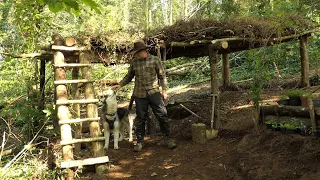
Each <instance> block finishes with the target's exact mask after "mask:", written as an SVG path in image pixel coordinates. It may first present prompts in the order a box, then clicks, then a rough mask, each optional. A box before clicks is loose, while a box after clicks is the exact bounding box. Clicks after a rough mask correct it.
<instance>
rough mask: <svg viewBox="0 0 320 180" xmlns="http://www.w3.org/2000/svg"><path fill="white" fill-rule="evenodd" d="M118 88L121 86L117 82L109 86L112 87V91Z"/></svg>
mask: <svg viewBox="0 0 320 180" xmlns="http://www.w3.org/2000/svg"><path fill="white" fill-rule="evenodd" d="M119 88H121V86H120V85H119V84H117V85H114V86H112V87H111V89H112V90H113V91H115V90H118V89H119Z"/></svg>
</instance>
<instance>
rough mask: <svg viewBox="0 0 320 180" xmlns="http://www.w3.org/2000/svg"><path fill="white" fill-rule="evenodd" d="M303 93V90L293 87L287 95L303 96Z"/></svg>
mask: <svg viewBox="0 0 320 180" xmlns="http://www.w3.org/2000/svg"><path fill="white" fill-rule="evenodd" d="M302 95H303V91H302V90H299V89H293V90H289V91H288V92H287V96H289V97H301V96H302Z"/></svg>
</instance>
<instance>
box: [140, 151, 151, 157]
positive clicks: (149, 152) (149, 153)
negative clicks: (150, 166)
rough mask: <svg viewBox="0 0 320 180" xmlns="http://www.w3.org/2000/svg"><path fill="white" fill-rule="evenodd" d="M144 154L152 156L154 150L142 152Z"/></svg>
mask: <svg viewBox="0 0 320 180" xmlns="http://www.w3.org/2000/svg"><path fill="white" fill-rule="evenodd" d="M142 155H143V156H151V155H152V151H150V150H149V151H147V152H145V153H143V154H142Z"/></svg>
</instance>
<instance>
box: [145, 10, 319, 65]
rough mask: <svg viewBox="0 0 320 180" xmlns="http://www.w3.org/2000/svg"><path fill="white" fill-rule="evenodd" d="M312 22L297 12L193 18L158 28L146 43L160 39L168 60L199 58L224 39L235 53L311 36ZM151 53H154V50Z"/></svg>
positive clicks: (148, 37) (230, 50) (152, 42)
mask: <svg viewBox="0 0 320 180" xmlns="http://www.w3.org/2000/svg"><path fill="white" fill-rule="evenodd" d="M315 29H316V26H315V24H314V23H313V22H312V21H311V20H309V19H306V18H303V17H301V16H298V15H287V16H283V17H281V18H280V17H275V18H265V17H236V18H232V19H228V20H221V21H218V20H216V19H192V20H189V21H177V22H176V23H175V24H173V25H172V26H167V27H164V28H162V29H157V30H154V31H152V32H150V33H149V34H148V35H147V36H146V37H145V39H146V41H148V43H149V44H154V43H155V42H159V41H160V42H163V44H164V46H165V47H166V51H167V59H170V58H175V57H181V56H186V57H201V56H207V55H208V47H207V45H208V44H211V43H214V42H217V41H227V42H228V43H229V47H228V49H227V50H219V53H224V52H225V51H227V52H229V53H230V52H236V51H241V50H248V49H253V48H259V47H263V46H270V45H274V44H277V43H281V42H286V41H292V40H295V39H297V38H299V37H300V36H302V35H310V34H311V32H314V31H315ZM151 53H153V54H156V51H155V49H153V50H151Z"/></svg>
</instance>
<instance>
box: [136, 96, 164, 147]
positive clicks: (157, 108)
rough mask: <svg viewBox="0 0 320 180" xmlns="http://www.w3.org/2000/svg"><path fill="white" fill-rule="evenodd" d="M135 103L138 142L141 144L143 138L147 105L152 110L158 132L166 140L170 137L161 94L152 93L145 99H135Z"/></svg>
mask: <svg viewBox="0 0 320 180" xmlns="http://www.w3.org/2000/svg"><path fill="white" fill-rule="evenodd" d="M135 101H136V114H137V118H136V122H135V125H136V136H137V140H138V142H142V141H143V139H144V136H145V124H146V120H147V116H148V107H149V105H150V106H151V108H152V111H153V114H154V115H155V116H156V117H157V119H158V121H159V124H160V130H161V132H162V133H163V134H164V136H165V137H166V138H169V137H170V126H169V123H168V115H167V109H166V107H165V105H164V102H163V99H162V96H161V94H160V93H159V92H158V93H154V94H152V95H151V96H148V95H147V97H146V98H135Z"/></svg>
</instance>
